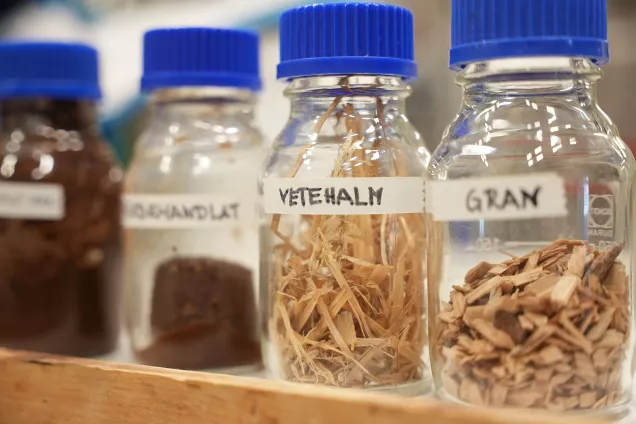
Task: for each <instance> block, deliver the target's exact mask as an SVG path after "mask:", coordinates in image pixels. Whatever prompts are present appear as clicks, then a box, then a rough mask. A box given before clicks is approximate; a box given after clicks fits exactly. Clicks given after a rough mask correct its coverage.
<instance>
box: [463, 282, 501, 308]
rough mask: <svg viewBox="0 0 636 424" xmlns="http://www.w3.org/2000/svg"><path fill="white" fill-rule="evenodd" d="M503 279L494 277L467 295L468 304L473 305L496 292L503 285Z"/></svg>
mask: <svg viewBox="0 0 636 424" xmlns="http://www.w3.org/2000/svg"><path fill="white" fill-rule="evenodd" d="M501 282H502V279H501V277H493V278H491V279H490V280H488V281H487V282H485V283H484V284H482V285H480V286H479V287H477V288H476V289H475V290H473V291H471V292H470V293H468V294H467V295H466V299H465V300H466V304H468V305H472V304H473V303H475V302H476V301H477V300H479V299H481V298H482V297H484V296H486V295H487V294H489V293H490V292H491V291H493V290H495V289H496V288H497V287H499V285H500V284H501Z"/></svg>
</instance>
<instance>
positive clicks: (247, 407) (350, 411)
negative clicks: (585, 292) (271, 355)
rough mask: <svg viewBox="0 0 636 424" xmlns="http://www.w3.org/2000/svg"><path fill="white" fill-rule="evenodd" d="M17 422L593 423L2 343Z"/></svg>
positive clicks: (6, 400) (0, 414)
mask: <svg viewBox="0 0 636 424" xmlns="http://www.w3.org/2000/svg"><path fill="white" fill-rule="evenodd" d="M0 422H1V423H11V424H33V423H44V422H46V423H51V424H57V423H60V424H61V423H64V424H88V423H90V424H121V423H126V424H158V423H166V424H172V423H174V424H177V423H183V424H186V423H187V424H216V423H218V424H238V423H241V424H244V423H245V424H247V423H263V424H299V423H303V424H304V423H307V424H354V423H361V424H387V423H399V424H509V423H515V424H547V423H550V424H594V423H598V421H586V420H583V419H581V418H575V419H572V418H563V417H556V416H551V415H544V414H539V413H535V412H531V413H529V412H520V411H506V412H503V411H502V412H494V411H492V410H488V411H485V410H479V409H476V408H471V409H467V408H460V407H458V406H455V405H449V404H443V403H439V402H436V401H434V400H430V399H419V398H418V399H403V398H398V397H391V396H381V395H376V394H370V393H363V392H361V391H355V390H342V389H328V388H322V387H317V386H311V385H296V384H288V383H281V382H274V381H267V380H260V379H252V378H242V377H232V376H223V375H216V374H205V373H197V372H187V371H177V370H166V369H161V368H153V367H144V366H138V365H127V364H116V363H110V362H103V361H95V360H87V359H77V358H64V357H56V356H51V355H45V354H38V353H29V352H17V351H10V350H4V349H0Z"/></svg>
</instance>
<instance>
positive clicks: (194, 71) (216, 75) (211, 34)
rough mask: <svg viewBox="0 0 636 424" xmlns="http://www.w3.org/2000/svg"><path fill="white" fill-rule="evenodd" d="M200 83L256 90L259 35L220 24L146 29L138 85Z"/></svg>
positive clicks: (171, 85) (259, 81)
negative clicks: (205, 26)
mask: <svg viewBox="0 0 636 424" xmlns="http://www.w3.org/2000/svg"><path fill="white" fill-rule="evenodd" d="M199 86H218V87H237V88H246V89H249V90H253V91H257V90H259V89H260V88H261V80H260V75H259V72H258V35H256V34H255V33H253V32H251V31H245V30H236V29H222V28H165V29H155V30H152V31H148V32H147V33H146V35H145V36H144V74H143V77H142V79H141V89H142V90H144V91H151V90H154V89H158V88H170V87H199Z"/></svg>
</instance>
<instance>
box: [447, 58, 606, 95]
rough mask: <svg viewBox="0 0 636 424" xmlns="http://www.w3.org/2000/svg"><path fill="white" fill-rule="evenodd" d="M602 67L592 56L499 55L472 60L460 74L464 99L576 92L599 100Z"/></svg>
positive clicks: (459, 82) (458, 80) (570, 93)
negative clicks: (507, 57) (503, 56)
mask: <svg viewBox="0 0 636 424" xmlns="http://www.w3.org/2000/svg"><path fill="white" fill-rule="evenodd" d="M601 74H602V73H601V70H600V68H599V67H598V66H596V65H595V64H594V63H593V62H592V61H591V60H589V59H580V58H569V57H533V58H510V59H496V60H490V61H485V62H478V63H472V64H469V65H467V66H466V68H465V69H464V70H463V71H462V72H461V73H460V74H459V76H458V78H457V83H458V84H459V85H460V86H462V87H463V91H464V101H465V102H469V103H470V102H477V103H480V102H483V101H485V100H486V99H487V98H489V97H493V98H501V97H506V98H513V97H541V96H550V97H552V96H560V97H567V96H575V97H576V98H577V99H578V100H579V101H582V102H585V103H588V104H590V103H594V102H596V81H598V80H599V79H600V78H601Z"/></svg>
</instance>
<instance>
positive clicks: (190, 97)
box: [151, 87, 256, 121]
mask: <svg viewBox="0 0 636 424" xmlns="http://www.w3.org/2000/svg"><path fill="white" fill-rule="evenodd" d="M151 101H152V104H153V114H154V118H155V119H160V120H167V121H179V120H184V119H188V118H192V117H196V118H198V119H207V118H209V119H214V118H224V117H228V116H232V117H235V118H239V119H243V120H246V121H251V120H253V119H254V105H255V103H256V95H255V93H254V92H252V91H250V90H245V89H238V88H230V87H180V88H166V89H160V90H156V91H155V92H153V94H152V98H151Z"/></svg>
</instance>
